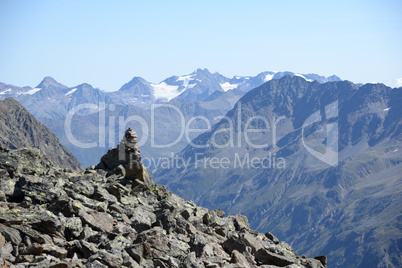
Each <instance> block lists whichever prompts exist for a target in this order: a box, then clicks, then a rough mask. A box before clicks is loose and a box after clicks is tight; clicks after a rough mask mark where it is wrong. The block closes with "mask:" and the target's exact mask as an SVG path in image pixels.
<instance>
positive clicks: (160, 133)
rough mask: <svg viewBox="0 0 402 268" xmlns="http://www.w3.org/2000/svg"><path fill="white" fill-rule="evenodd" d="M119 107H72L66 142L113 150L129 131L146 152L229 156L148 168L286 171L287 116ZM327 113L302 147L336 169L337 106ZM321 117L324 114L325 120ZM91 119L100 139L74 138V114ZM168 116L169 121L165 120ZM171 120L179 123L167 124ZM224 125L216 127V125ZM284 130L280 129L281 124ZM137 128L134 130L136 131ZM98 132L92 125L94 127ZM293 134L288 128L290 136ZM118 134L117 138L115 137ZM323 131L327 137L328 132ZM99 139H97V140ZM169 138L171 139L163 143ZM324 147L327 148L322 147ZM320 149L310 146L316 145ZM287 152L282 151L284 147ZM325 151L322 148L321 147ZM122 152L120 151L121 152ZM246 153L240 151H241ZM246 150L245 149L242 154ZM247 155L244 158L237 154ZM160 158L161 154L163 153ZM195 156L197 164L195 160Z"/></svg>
mask: <svg viewBox="0 0 402 268" xmlns="http://www.w3.org/2000/svg"><path fill="white" fill-rule="evenodd" d="M115 110H116V106H115V105H113V104H110V105H107V104H106V103H104V102H100V103H98V104H92V103H84V104H79V105H77V106H75V107H74V108H72V109H71V110H70V111H69V112H68V113H67V115H66V118H65V122H64V123H65V125H64V128H65V134H66V138H67V139H68V141H69V142H70V144H72V145H73V146H75V147H78V148H81V149H91V148H95V147H98V148H110V147H113V146H116V138H118V137H122V136H123V134H124V132H125V130H126V129H127V128H128V127H129V126H131V127H132V128H133V129H134V130H136V131H137V133H138V131H140V133H141V134H140V136H139V139H138V143H137V145H138V147H140V148H141V147H145V148H148V149H156V150H166V149H168V150H169V151H174V152H179V151H180V150H181V149H183V148H184V146H190V147H192V148H194V153H198V152H199V151H200V150H201V151H203V150H211V149H215V150H227V151H228V152H230V153H229V154H231V157H230V156H229V157H227V156H228V155H225V156H222V157H220V158H217V157H212V158H208V157H207V156H205V157H204V156H203V155H201V154H198V155H197V154H196V155H193V156H189V155H187V156H186V158H185V159H184V158H183V159H181V158H176V157H173V156H172V157H159V159H156V158H144V159H143V160H144V162H145V163H149V165H150V166H152V167H153V168H158V167H159V168H166V167H168V168H183V167H184V168H185V169H187V167H188V166H189V164H190V162H192V163H194V165H195V166H196V167H198V168H202V167H205V168H207V167H208V168H221V169H228V168H263V169H266V168H271V169H274V168H278V169H284V168H285V167H286V161H285V159H284V158H283V157H276V152H277V151H278V150H280V148H278V147H277V140H280V139H281V138H282V137H283V136H285V135H286V134H288V133H286V132H285V131H284V130H287V129H288V128H289V124H291V121H290V119H289V118H286V117H285V116H277V115H272V114H270V115H269V116H266V117H264V116H262V115H260V114H258V115H256V114H252V113H250V110H249V109H248V110H247V112H244V111H243V110H242V103H241V102H238V103H237V104H236V106H235V108H234V110H233V111H234V113H233V116H232V117H229V116H217V117H214V118H207V117H206V116H202V115H198V116H192V117H191V116H188V115H186V114H185V113H183V112H182V111H181V110H180V109H179V108H178V107H176V106H174V105H171V104H152V105H151V106H150V110H149V115H148V116H146V117H141V116H139V115H126V116H123V115H119V114H118V113H115ZM323 110H324V111H321V110H317V111H316V112H314V113H313V114H312V115H310V116H309V117H308V118H307V119H306V120H305V122H304V124H303V126H302V130H301V141H302V144H303V146H304V148H305V149H306V150H307V152H308V153H310V154H311V155H312V156H314V157H315V158H317V159H319V160H320V161H322V162H323V163H326V164H328V165H330V166H336V165H337V164H338V123H337V122H336V119H337V117H338V101H335V102H332V103H331V104H329V105H326V106H325V109H323ZM321 113H323V114H322V115H321ZM83 114H84V115H85V114H87V115H88V114H91V115H92V116H94V115H95V117H98V119H97V124H98V125H97V127H98V131H97V132H98V133H92V134H93V135H94V136H95V138H96V140H92V141H91V142H88V141H87V142H83V141H81V140H88V139H85V137H84V138H83V137H82V136H81V135H77V134H76V135H74V134H73V130H74V127H73V125H74V123H73V121H74V120H73V119H74V116H76V115H80V116H82V115H83ZM167 115H168V116H167ZM169 116H170V117H172V118H173V119H172V120H173V121H174V122H176V123H175V124H172V123H170V124H166V121H167V120H169V119H170V117H169ZM218 122H220V125H218V126H219V127H218V128H216V127H215V126H217V125H215V124H216V123H218ZM282 123H283V124H284V125H286V124H287V127H286V126H282V125H281V124H282ZM320 123H321V125H322V123H325V129H326V130H325V131H322V130H321V131H320V129H319V128H316V129H315V131H316V132H317V133H318V134H317V135H314V133H313V134H312V133H311V129H314V128H311V126H315V125H319V124H320ZM134 125H135V127H133V126H134ZM92 127H94V126H92ZM290 131H292V129H291V128H290V129H289V130H288V132H290ZM116 132H118V133H116ZM208 132H209V133H210V135H209V138H208V139H206V140H204V141H203V142H198V143H196V142H195V140H194V139H193V138H194V137H196V136H197V135H199V134H201V133H208ZM324 132H325V133H324ZM96 135H97V137H96ZM167 136H169V138H170V139H163V138H165V137H167ZM323 143H325V146H323ZM314 144H315V145H316V146H312V145H314ZM282 147H283V146H282ZM323 147H324V148H323ZM119 148H120V147H119ZM240 148H242V149H241V150H238V149H240ZM245 148H246V150H244V149H245ZM240 151H241V152H243V155H240V153H239V152H240ZM252 151H259V152H262V153H258V154H253V156H252V155H251V154H249V153H248V152H252ZM161 155H162V154H161ZM192 157H193V159H192Z"/></svg>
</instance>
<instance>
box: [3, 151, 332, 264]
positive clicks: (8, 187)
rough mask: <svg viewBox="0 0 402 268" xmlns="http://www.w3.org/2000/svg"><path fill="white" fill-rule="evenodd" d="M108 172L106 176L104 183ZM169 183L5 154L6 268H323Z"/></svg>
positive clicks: (321, 260)
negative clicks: (196, 201) (176, 190)
mask: <svg viewBox="0 0 402 268" xmlns="http://www.w3.org/2000/svg"><path fill="white" fill-rule="evenodd" d="M106 175H108V176H106ZM325 262H326V258H325V257H323V256H321V257H316V259H310V258H306V257H304V256H301V257H300V256H298V255H297V253H295V252H294V251H293V250H292V248H291V247H290V246H289V245H288V244H286V243H285V242H280V241H278V240H277V239H276V238H275V237H274V236H273V235H272V234H270V233H266V234H265V235H264V234H261V233H258V232H256V231H254V230H251V229H250V228H249V226H248V222H247V218H246V217H244V216H242V215H236V216H229V217H224V213H223V212H222V211H221V210H212V211H208V210H207V209H205V208H202V207H199V206H196V205H195V204H194V203H193V202H188V201H184V200H183V199H181V198H180V197H178V196H176V195H174V194H172V193H170V192H169V191H167V190H166V188H165V187H164V186H162V185H155V184H149V183H139V182H138V180H137V181H136V182H135V183H133V180H131V179H127V178H125V177H124V175H122V174H120V175H119V174H118V173H117V174H115V173H113V174H111V173H110V172H109V173H108V172H107V171H105V170H102V169H97V170H94V169H87V170H85V171H82V172H80V173H74V172H71V171H69V170H66V169H59V168H56V167H55V166H54V165H53V164H52V163H51V162H50V161H49V160H48V159H47V158H43V157H41V156H40V152H39V150H37V149H18V150H9V149H0V267H58V268H61V267H211V268H212V267H255V266H261V267H289V268H290V267H292V268H295V267H311V268H316V267H317V268H318V267H324V264H325Z"/></svg>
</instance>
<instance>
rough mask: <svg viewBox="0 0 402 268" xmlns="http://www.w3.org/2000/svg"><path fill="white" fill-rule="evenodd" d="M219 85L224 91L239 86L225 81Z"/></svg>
mask: <svg viewBox="0 0 402 268" xmlns="http://www.w3.org/2000/svg"><path fill="white" fill-rule="evenodd" d="M220 85H221V87H222V89H223V91H225V92H226V91H228V90H232V89H235V88H237V87H238V86H239V85H238V84H231V83H229V82H225V83H222V84H220Z"/></svg>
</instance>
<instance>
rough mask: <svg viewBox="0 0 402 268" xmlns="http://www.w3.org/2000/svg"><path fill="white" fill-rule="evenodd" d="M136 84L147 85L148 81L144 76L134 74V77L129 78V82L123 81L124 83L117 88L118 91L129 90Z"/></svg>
mask: <svg viewBox="0 0 402 268" xmlns="http://www.w3.org/2000/svg"><path fill="white" fill-rule="evenodd" d="M137 84H142V85H149V82H148V81H147V80H145V79H144V78H142V77H140V76H135V77H133V79H131V80H130V82H128V83H125V84H124V85H123V86H122V87H121V88H120V89H119V91H126V90H130V89H131V88H132V87H133V86H135V85H137Z"/></svg>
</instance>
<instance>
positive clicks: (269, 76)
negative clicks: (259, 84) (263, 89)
mask: <svg viewBox="0 0 402 268" xmlns="http://www.w3.org/2000/svg"><path fill="white" fill-rule="evenodd" d="M274 75H275V74H267V75H265V77H264V82H268V81H270V80H272V78H274Z"/></svg>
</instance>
